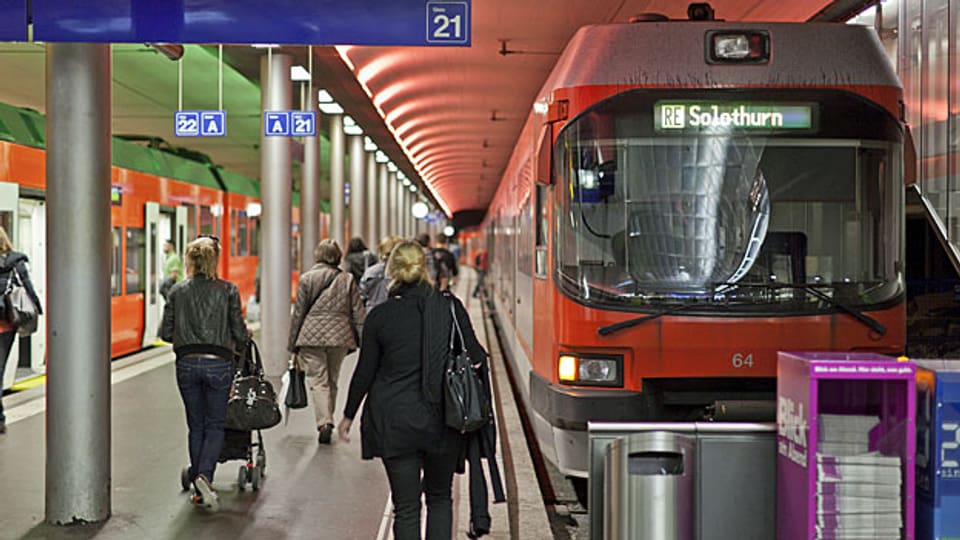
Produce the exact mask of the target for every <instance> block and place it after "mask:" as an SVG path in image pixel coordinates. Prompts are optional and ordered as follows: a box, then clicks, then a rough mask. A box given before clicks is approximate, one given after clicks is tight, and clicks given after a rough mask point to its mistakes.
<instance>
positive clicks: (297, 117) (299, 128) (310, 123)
mask: <svg viewBox="0 0 960 540" xmlns="http://www.w3.org/2000/svg"><path fill="white" fill-rule="evenodd" d="M290 134H291V135H293V136H294V137H314V136H316V135H317V113H316V112H314V111H290Z"/></svg>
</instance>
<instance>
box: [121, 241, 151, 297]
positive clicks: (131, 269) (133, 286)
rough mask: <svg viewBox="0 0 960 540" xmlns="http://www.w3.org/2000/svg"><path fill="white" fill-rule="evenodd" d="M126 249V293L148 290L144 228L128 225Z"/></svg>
mask: <svg viewBox="0 0 960 540" xmlns="http://www.w3.org/2000/svg"><path fill="white" fill-rule="evenodd" d="M126 251H127V257H126V260H127V266H126V272H125V273H126V275H127V290H126V294H137V293H142V292H144V291H145V290H146V289H145V287H144V285H145V284H146V269H147V262H146V258H147V235H146V233H145V232H144V230H143V229H142V228H133V227H127V250H126Z"/></svg>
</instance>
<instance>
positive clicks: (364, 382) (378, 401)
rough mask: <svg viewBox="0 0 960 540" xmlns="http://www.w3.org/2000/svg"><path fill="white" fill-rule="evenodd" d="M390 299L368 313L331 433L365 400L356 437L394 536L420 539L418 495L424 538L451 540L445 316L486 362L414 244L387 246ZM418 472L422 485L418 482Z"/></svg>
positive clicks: (454, 436)
mask: <svg viewBox="0 0 960 540" xmlns="http://www.w3.org/2000/svg"><path fill="white" fill-rule="evenodd" d="M387 274H388V275H390V276H391V277H392V278H393V280H394V281H393V283H392V284H391V288H390V298H389V300H387V301H386V302H384V303H382V304H380V305H378V306H376V307H375V308H374V309H373V310H372V311H370V313H369V314H368V315H367V319H366V321H365V323H364V326H363V337H362V340H361V345H360V359H359V361H358V363H357V368H356V370H355V371H354V373H353V379H352V380H351V381H350V393H349V395H348V397H347V406H346V409H345V410H344V419H343V421H341V422H340V426H339V428H338V433H339V435H340V437H341V438H342V439H345V440H347V438H348V434H349V432H350V427H351V425H352V423H353V418H354V416H355V415H356V413H357V410H358V409H359V407H360V403H361V402H362V401H363V399H364V397H366V400H367V401H366V405H365V406H364V408H363V419H362V423H361V427H360V439H361V445H362V453H363V458H364V459H372V458H375V457H379V458H381V459H382V460H383V464H384V467H385V468H386V471H387V478H388V480H389V482H390V491H391V493H392V497H393V506H394V522H393V534H394V537H395V538H396V539H397V540H411V539H419V538H420V495H421V492H422V493H423V494H424V495H426V500H427V539H428V540H446V539H449V538H451V533H452V531H451V528H452V521H453V508H452V500H451V485H452V483H453V474H454V471H455V469H456V468H457V465H458V462H459V456H460V444H461V437H460V434H459V433H457V432H455V431H453V430H451V429H449V428H447V427H446V426H445V425H444V421H443V414H442V399H443V369H444V363H445V361H446V358H447V354H448V349H449V346H450V345H449V342H448V339H449V337H450V329H451V327H452V322H453V320H452V319H451V313H450V303H451V302H453V306H454V308H455V310H456V313H457V319H458V321H459V322H460V327H461V330H462V332H463V337H464V342H465V343H466V346H467V348H468V351H469V352H470V354H471V358H474V359H476V360H478V361H479V362H481V363H483V364H485V363H486V352H485V351H484V350H483V348H482V347H481V346H480V343H479V342H478V341H477V338H476V335H475V334H474V332H473V327H472V326H471V325H470V319H469V317H468V316H467V313H466V310H464V308H463V305H462V304H461V303H460V301H459V300H457V299H456V298H454V297H453V296H452V295H445V294H443V293H441V292H439V291H437V290H436V289H434V288H433V287H432V286H431V284H430V282H429V279H428V277H427V269H426V262H425V260H424V256H423V249H422V248H421V247H420V246H419V245H418V244H416V243H413V242H402V243H400V244H398V245H397V247H395V248H394V250H393V253H392V255H391V256H390V259H389V261H388V262H387ZM421 475H422V480H421Z"/></svg>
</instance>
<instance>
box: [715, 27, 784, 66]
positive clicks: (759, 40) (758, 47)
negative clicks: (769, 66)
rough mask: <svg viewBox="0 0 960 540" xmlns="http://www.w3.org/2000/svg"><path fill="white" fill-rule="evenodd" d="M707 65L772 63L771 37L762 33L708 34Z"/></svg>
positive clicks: (718, 32)
mask: <svg viewBox="0 0 960 540" xmlns="http://www.w3.org/2000/svg"><path fill="white" fill-rule="evenodd" d="M706 42H707V43H706V45H707V63H709V64H765V63H767V62H769V61H770V35H769V34H767V33H766V32H761V31H753V30H751V31H742V32H730V31H726V30H725V31H716V30H715V31H710V32H707V39H706Z"/></svg>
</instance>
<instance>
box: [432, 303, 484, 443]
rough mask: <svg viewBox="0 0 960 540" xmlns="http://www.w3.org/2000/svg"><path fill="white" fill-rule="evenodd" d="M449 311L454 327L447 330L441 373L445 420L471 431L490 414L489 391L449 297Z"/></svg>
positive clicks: (447, 422) (480, 426)
mask: <svg viewBox="0 0 960 540" xmlns="http://www.w3.org/2000/svg"><path fill="white" fill-rule="evenodd" d="M450 314H451V315H452V316H453V328H451V330H450V349H449V353H448V357H447V365H446V369H445V370H444V374H443V404H444V414H443V416H444V423H445V424H446V425H447V427H450V428H453V429H455V430H457V431H459V432H460V433H470V432H472V431H476V430H478V429H480V428H482V427H483V426H485V425H487V423H488V422H489V421H490V419H491V418H492V417H493V410H492V408H491V406H490V399H489V394H488V393H487V391H486V389H485V388H484V385H483V381H482V380H481V379H480V375H479V374H478V373H477V370H476V368H474V367H473V364H474V361H473V360H472V359H471V358H470V354H469V353H468V352H467V347H466V344H465V343H464V341H463V332H461V331H460V323H459V322H458V321H457V312H456V310H454V308H453V302H452V301H451V302H450ZM458 340H459V347H457V345H458V344H457V341H458Z"/></svg>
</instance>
